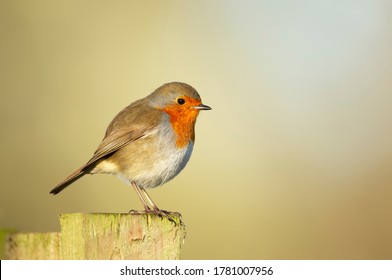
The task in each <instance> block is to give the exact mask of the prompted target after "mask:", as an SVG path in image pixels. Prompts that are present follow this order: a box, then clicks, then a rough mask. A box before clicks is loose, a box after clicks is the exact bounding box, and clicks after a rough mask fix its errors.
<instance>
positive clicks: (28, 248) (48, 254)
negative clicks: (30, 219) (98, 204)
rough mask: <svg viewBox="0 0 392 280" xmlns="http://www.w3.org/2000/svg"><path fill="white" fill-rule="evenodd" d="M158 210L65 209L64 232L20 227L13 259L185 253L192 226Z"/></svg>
mask: <svg viewBox="0 0 392 280" xmlns="http://www.w3.org/2000/svg"><path fill="white" fill-rule="evenodd" d="M170 217H171V218H172V219H173V220H174V222H172V221H169V220H168V219H167V218H165V217H163V218H162V217H159V216H157V215H154V214H138V213H73V214H61V215H60V225H61V233H16V234H12V235H10V236H9V238H8V241H7V244H6V258H7V259H41V260H43V259H62V260H129V259H135V260H136V259H138V260H151V259H162V260H170V259H179V258H180V255H181V247H182V245H183V243H184V239H185V235H186V231H185V225H184V224H183V223H182V221H181V216H180V215H179V214H175V213H173V214H170Z"/></svg>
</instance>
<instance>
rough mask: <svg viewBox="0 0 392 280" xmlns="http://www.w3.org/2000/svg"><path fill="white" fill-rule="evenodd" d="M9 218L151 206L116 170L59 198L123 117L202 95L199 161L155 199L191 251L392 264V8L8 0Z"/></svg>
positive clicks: (0, 71) (1, 16)
mask: <svg viewBox="0 0 392 280" xmlns="http://www.w3.org/2000/svg"><path fill="white" fill-rule="evenodd" d="M0 36H1V44H0V95H1V102H0V127H1V138H0V141H1V142H0V144H1V145H0V149H1V150H0V152H1V160H0V174H1V175H0V176H1V180H2V182H1V185H0V227H2V228H16V229H18V230H21V231H58V230H60V226H59V222H58V218H57V216H58V214H59V213H69V212H127V211H128V210H129V209H142V205H141V203H140V201H139V200H138V198H137V195H136V193H135V192H134V190H133V189H132V188H131V187H129V186H127V185H125V184H124V183H123V182H121V181H120V180H118V179H117V178H115V177H113V176H109V175H95V176H86V177H84V178H82V179H81V180H79V181H77V182H76V183H74V185H72V186H71V187H70V188H69V189H67V190H66V191H64V192H63V193H61V194H60V195H58V196H52V195H49V191H50V190H51V189H52V188H53V187H54V186H55V185H56V184H57V183H58V182H59V181H61V180H62V179H63V178H64V177H66V176H67V175H68V174H69V173H71V172H72V171H74V169H76V168H78V167H79V166H80V165H82V164H83V163H85V162H86V161H87V160H88V159H89V158H90V157H91V155H92V153H93V152H94V151H95V149H96V147H97V146H98V144H99V142H100V141H101V139H102V137H103V135H104V132H105V129H106V127H107V125H108V124H109V122H110V121H111V119H112V118H113V117H114V116H115V115H116V114H117V112H118V111H120V110H121V109H122V108H123V107H125V106H126V105H128V104H129V103H131V102H132V101H134V100H136V99H139V98H142V97H144V96H146V95H147V94H149V93H151V92H152V91H153V90H154V89H155V88H157V87H159V86H160V85H161V84H163V83H165V82H169V81H183V82H187V83H189V84H191V85H192V86H193V87H195V88H196V89H197V90H198V91H199V93H200V95H201V96H202V99H203V103H205V104H207V105H209V106H211V107H212V108H213V110H212V111H207V112H201V114H200V117H199V119H198V122H197V125H196V126H197V127H196V132H197V133H196V144H195V148H194V151H193V156H192V158H191V160H190V162H189V164H188V166H187V167H186V168H185V170H184V171H183V172H182V173H181V174H180V175H179V176H178V177H177V178H175V179H174V180H173V181H171V182H169V183H167V184H166V185H164V186H163V187H160V188H157V189H154V190H151V191H150V192H149V193H150V195H151V196H152V197H153V199H154V201H155V202H156V203H157V204H158V205H159V206H160V207H161V208H163V209H167V210H173V211H178V212H181V213H182V215H183V220H184V222H185V224H186V226H187V231H188V235H187V239H186V242H185V245H184V247H183V255H182V257H183V258H184V259H391V258H392V239H391V236H392V126H391V120H392V2H391V1H388V0H385V1H383V0H361V1H357V0H351V1H350V0H347V1H337V0H333V1H288V0H280V1H279V0H273V1H272V0H270V1H256V0H255V1H251V0H246V1H226V0H225V1H223V0H220V1H218V0H213V1H210V0H199V1H180V0H171V1H169V0H163V1H152V0H149V1H145V0H139V1H125V0H124V1H79V0H70V1H51V0H46V1H45V0H37V1H27V0H26V1H22V0H19V1H18V0H16V1H14V0H1V1H0Z"/></svg>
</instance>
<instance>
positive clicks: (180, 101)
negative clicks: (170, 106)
mask: <svg viewBox="0 0 392 280" xmlns="http://www.w3.org/2000/svg"><path fill="white" fill-rule="evenodd" d="M177 103H178V104H180V105H182V104H184V103H185V100H184V99H183V98H178V99H177Z"/></svg>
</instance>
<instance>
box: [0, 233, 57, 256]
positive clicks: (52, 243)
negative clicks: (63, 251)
mask: <svg viewBox="0 0 392 280" xmlns="http://www.w3.org/2000/svg"><path fill="white" fill-rule="evenodd" d="M59 257H60V233H58V232H49V233H15V234H11V235H9V237H8V241H7V244H6V258H7V259H10V260H58V259H59Z"/></svg>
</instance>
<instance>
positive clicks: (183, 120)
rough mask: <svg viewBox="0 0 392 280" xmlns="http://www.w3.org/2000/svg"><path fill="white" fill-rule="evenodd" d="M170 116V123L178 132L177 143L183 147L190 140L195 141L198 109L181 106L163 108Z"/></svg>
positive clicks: (176, 132)
mask: <svg viewBox="0 0 392 280" xmlns="http://www.w3.org/2000/svg"><path fill="white" fill-rule="evenodd" d="M163 111H164V112H166V113H167V114H168V115H169V117H170V123H171V125H172V127H173V130H174V132H175V134H176V145H177V147H179V148H183V147H185V146H187V145H188V144H189V142H190V141H192V142H194V141H195V123H196V118H197V115H198V114H199V111H198V110H195V109H190V108H182V107H179V106H173V107H166V108H164V109H163Z"/></svg>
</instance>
